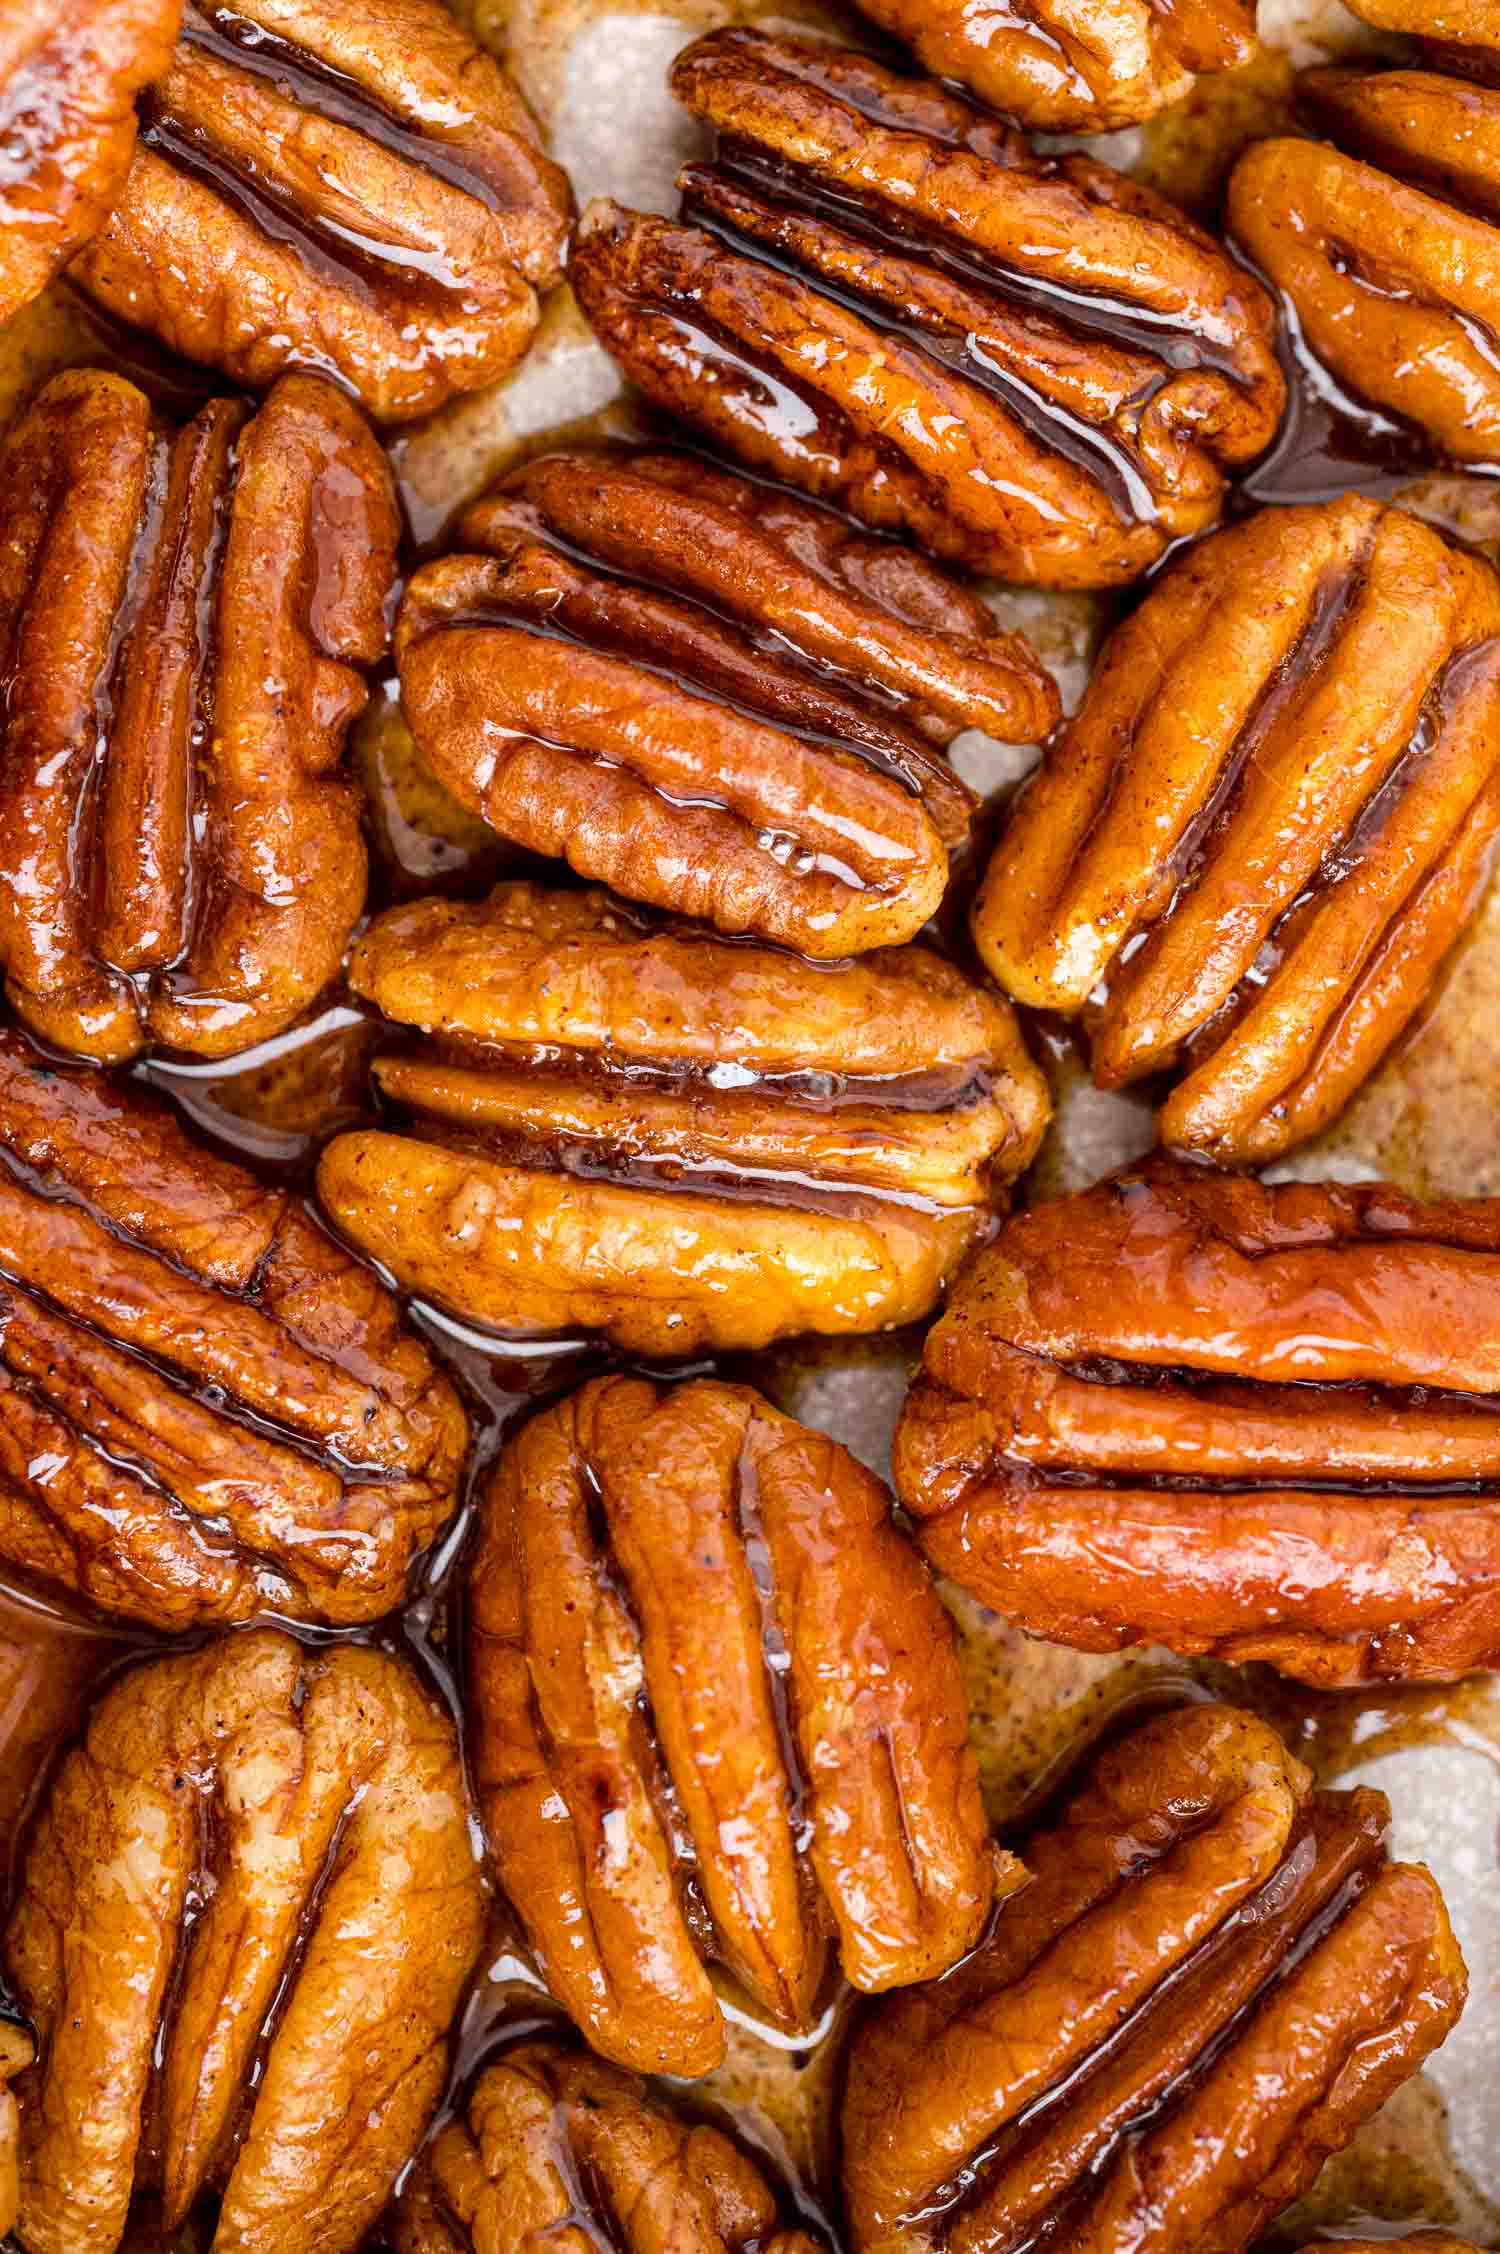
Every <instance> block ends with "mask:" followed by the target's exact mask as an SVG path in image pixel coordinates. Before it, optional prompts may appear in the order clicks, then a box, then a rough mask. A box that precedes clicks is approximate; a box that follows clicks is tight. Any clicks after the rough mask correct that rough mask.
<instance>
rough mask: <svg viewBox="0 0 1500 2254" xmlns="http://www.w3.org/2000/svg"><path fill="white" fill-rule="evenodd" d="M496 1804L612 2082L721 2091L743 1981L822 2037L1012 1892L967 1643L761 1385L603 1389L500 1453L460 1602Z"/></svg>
mask: <svg viewBox="0 0 1500 2254" xmlns="http://www.w3.org/2000/svg"><path fill="white" fill-rule="evenodd" d="M468 1625H469V1639H470V1640H469V1651H468V1661H469V1683H470V1717H471V1726H472V1730H473V1759H474V1775H475V1783H476V1786H477V1789H478V1793H479V1801H480V1807H481V1810H482V1812H483V1816H484V1824H485V1834H486V1837H487V1839H488V1841H489V1846H490V1850H491V1853H492V1854H493V1856H494V1859H495V1866H496V1870H497V1872H498V1875H499V1878H500V1881H501V1884H502V1885H503V1886H504V1887H505V1890H506V1892H507V1893H508V1894H509V1896H510V1898H511V1901H512V1902H513V1904H514V1905H515V1908H516V1909H517V1911H518V1912H519V1914H520V1916H521V1918H522V1920H523V1922H524V1924H525V1927H526V1931H527V1934H528V1937H529V1939H530V1941H531V1944H532V1947H533V1949H534V1951H535V1953H536V1956H537V1959H538V1961H539V1963H540V1965H541V1967H542V1971H543V1973H544V1974H545V1976H546V1979H547V1981H548V1984H549V1986H550V1987H551V1988H552V1990H553V1993H554V1994H555V1995H556V1996H557V1997H558V1999H559V2001H560V2002H561V2003H562V2004H564V2005H565V2007H566V2008H567V2010H568V2011H569V2013H570V2014H571V2015H572V2017H573V2018H574V2019H575V2020H576V2021H577V2023H578V2025H579V2026H580V2027H581V2028H582V2030H583V2032H584V2034H585V2035H586V2036H587V2037H588V2040H589V2041H590V2043H591V2044H592V2045H593V2046H594V2048H595V2049H596V2050H598V2051H602V2052H603V2054H604V2055H605V2056H606V2057H607V2058H612V2059H615V2060H617V2061H618V2062H619V2063H620V2064H622V2065H625V2066H631V2067H635V2068H638V2069H640V2070H642V2071H652V2072H662V2073H668V2074H703V2073H706V2072H708V2071H709V2069H710V2068H712V2067H714V2066H716V2065H717V2064H718V2063H719V2062H720V2060H721V2059H722V2057H723V2054H724V2027H723V2020H722V2017H721V2014H720V2008H719V2001H718V1998H717V1996H716V1994H715V1992H714V1988H713V1985H712V1983H711V1981H710V1979H709V1975H708V1969H707V1967H708V1966H709V1965H710V1964H719V1965H722V1966H723V1967H725V1968H726V1970H727V1971H728V1973H729V1974H730V1975H731V1976H732V1977H733V1979H734V1980H735V1981H736V1982H737V1983H738V1985H739V1987H740V1989H741V1991H742V1992H743V1993H745V1994H746V1995H748V1997H749V1998H750V2001H751V2005H752V2008H753V2009H755V2010H757V2011H759V2012H762V2013H764V2014H767V2015H768V2016H769V2017H770V2018H771V2019H773V2020H774V2021H775V2022H776V2023H777V2025H778V2026H781V2027H784V2028H788V2029H791V2030H794V2031H795V2030H799V2029H802V2028H805V2027H807V2026H808V2025H809V2023H810V2021H811V2020H812V2019H813V2018H814V2017H815V2016H816V2011H817V2005H818V2001H819V1998H820V1996H821V1994H822V1992H823V1990H824V1988H825V1985H826V1977H827V1975H828V1973H829V1971H830V1969H831V1967H832V1965H833V1963H834V1962H835V1961H837V1962H839V1963H840V1964H841V1965H842V1968H843V1971H844V1973H845V1975H846V1976H847V1978H849V1979H850V1980H852V1981H853V1983H854V1984H855V1986H856V1987H859V1988H864V1989H867V1990H872V1989H882V1988H891V1987H898V1986H902V1985H905V1984H906V1983H908V1982H911V1981H913V1980H921V1979H925V1978H928V1977H930V1976H932V1975H933V1974H935V1973H938V1972H942V1971H943V1970H944V1969H945V1968H946V1967H947V1966H949V1965H950V1964H952V1963H954V1962H955V1961H956V1959H957V1958H959V1957H960V1956H962V1954H963V1953H964V1951H965V1950H966V1949H968V1948H970V1947H971V1946H972V1945H973V1943H974V1941H975V1940H976V1939H977V1937H978V1934H979V1930H980V1927H981V1926H982V1925H983V1923H984V1920H985V1917H986V1915H987V1913H988V1911H989V1908H990V1903H991V1899H992V1896H993V1893H994V1890H995V1881H996V1876H997V1869H998V1875H999V1878H1000V1881H1001V1891H1002V1893H1003V1892H1007V1891H1011V1890H1013V1889H1014V1887H1015V1885H1017V1884H1018V1883H1020V1880H1021V1873H1020V1868H1019V1865H1017V1864H1016V1863H1015V1861H1014V1858H1013V1857H1009V1856H1002V1857H1000V1858H999V1861H998V1865H997V1861H996V1856H995V1851H994V1850H993V1849H992V1848H991V1846H990V1842H989V1838H988V1835H987V1827H986V1824H985V1819H984V1811H983V1808H982V1807H981V1805H980V1799H979V1785H978V1773H977V1768H976V1764H975V1760H974V1756H973V1754H972V1752H971V1751H970V1748H969V1740H968V1712H967V1707H966V1704H965V1699H964V1692H963V1684H962V1680H961V1678H960V1675H959V1670H958V1654H957V1648H956V1643H955V1638H954V1634H953V1629H952V1624H951V1622H950V1621H949V1619H948V1616H947V1614H946V1613H945V1612H944V1610H943V1607H942V1605H941V1603H940V1602H939V1600H938V1597H937V1594H936V1591H935V1590H934V1589H933V1587H932V1585H931V1583H930V1582H929V1581H928V1579H927V1576H926V1574H925V1573H924V1571H923V1570H922V1567H921V1565H920V1563H919V1561H918V1559H917V1557H916V1555H915V1553H914V1551H913V1550H912V1549H911V1547H910V1545H909V1544H908V1542H907V1540H906V1537H905V1536H904V1535H903V1534H902V1533H900V1532H899V1531H898V1530H897V1528H896V1527H895V1526H894V1525H893V1524H892V1521H891V1504H890V1497H889V1495H888V1494H887V1493H886V1491H885V1489H884V1487H882V1486H881V1484H880V1482H879V1480H877V1479H875V1478H874V1477H873V1476H872V1475H871V1474H870V1473H869V1472H868V1471H866V1470H865V1469H864V1467H863V1466H862V1465H861V1464H859V1463H858V1462H856V1460H855V1459H854V1457H853V1456H851V1455H849V1454H848V1452H847V1451H846V1450H845V1449H843V1448H841V1447H839V1446H838V1445H837V1443H836V1442H834V1441H832V1440H829V1439H827V1438H826V1437H825V1436H824V1435H823V1434H822V1433H819V1432H813V1431H810V1430H809V1429H808V1428H807V1427H806V1426H805V1425H800V1424H795V1423H793V1421H792V1419H791V1418H790V1417H785V1416H783V1415H781V1413H780V1412H779V1411H778V1410H776V1409H773V1408H772V1407H771V1405H770V1403H769V1402H768V1401H765V1400H763V1399H762V1398H761V1396H760V1395H759V1394H758V1393H754V1392H752V1391H751V1390H750V1389H749V1388H748V1387H746V1386H739V1385H721V1384H718V1383H717V1382H714V1381H712V1380H707V1379H700V1380H697V1381H694V1382H691V1383H688V1384H685V1385H679V1386H669V1387H662V1386H656V1385H652V1384H648V1383H646V1382H645V1381H643V1380H641V1379H638V1378H627V1377H617V1378H601V1379H599V1380H598V1381H596V1382H595V1383H594V1384H591V1385H586V1386H584V1387H583V1388H582V1390H581V1391H579V1392H578V1393H575V1394H573V1395H571V1396H570V1397H569V1398H568V1399H567V1400H565V1401H562V1402H560V1403H559V1404H558V1405H557V1407H556V1408H553V1409H548V1410H546V1411H544V1412H543V1413H542V1414H541V1415H540V1416H537V1417H534V1418H533V1419H532V1420H531V1422H530V1423H529V1424H527V1425H525V1426H523V1428H522V1429H521V1431H520V1433H519V1434H518V1435H517V1436H516V1438H515V1439H513V1440H512V1441H510V1443H509V1444H508V1445H507V1447H506V1448H505V1450H504V1451H503V1453H502V1455H501V1458H500V1461H499V1464H498V1465H497V1467H496V1470H495V1473H494V1476H493V1478H492V1480H491V1482H490V1485H489V1489H488V1492H487V1495H486V1498H485V1502H484V1507H483V1514H482V1517H481V1522H480V1530H479V1539H478V1545H477V1547H476V1550H475V1553H474V1560H473V1564H472V1567H471V1569H470V1579H469V1588H468Z"/></svg>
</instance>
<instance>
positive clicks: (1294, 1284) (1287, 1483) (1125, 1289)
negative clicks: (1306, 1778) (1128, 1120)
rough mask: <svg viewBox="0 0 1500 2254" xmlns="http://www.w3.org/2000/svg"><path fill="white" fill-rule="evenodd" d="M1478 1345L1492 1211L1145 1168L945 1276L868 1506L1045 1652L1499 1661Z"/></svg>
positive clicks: (1487, 1291)
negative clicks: (884, 1503)
mask: <svg viewBox="0 0 1500 2254" xmlns="http://www.w3.org/2000/svg"><path fill="white" fill-rule="evenodd" d="M1497 1341H1500V1199H1495V1198H1489V1199H1484V1198H1475V1199H1470V1200H1456V1201H1453V1202H1451V1203H1447V1204H1435V1205H1423V1204H1419V1203H1418V1202H1417V1201H1416V1200H1414V1199H1412V1198H1408V1197H1405V1196H1403V1195H1402V1194H1401V1193H1400V1192H1399V1191H1397V1190H1394V1189H1392V1188H1390V1187H1388V1186H1387V1185H1385V1184H1383V1183H1371V1184H1366V1185H1363V1186H1361V1187H1360V1188H1358V1189H1344V1188H1336V1187H1331V1186H1327V1185H1323V1184H1318V1185H1311V1184H1308V1185H1301V1184H1290V1183H1288V1184H1284V1185H1281V1186H1278V1187H1275V1188H1270V1187H1267V1186H1266V1185H1265V1184H1263V1183H1261V1182H1257V1181H1254V1180H1252V1179H1247V1178H1240V1177H1236V1176H1232V1175H1223V1174H1215V1173H1210V1172H1208V1171H1206V1170H1205V1169H1202V1168H1200V1167H1196V1166H1185V1165H1182V1164H1179V1163H1176V1162H1174V1161H1171V1160H1166V1159H1158V1160H1154V1161H1152V1162H1149V1163H1148V1164H1147V1165H1145V1166H1144V1167H1141V1168H1136V1169H1132V1170H1131V1171H1129V1172H1127V1173H1125V1174H1123V1175H1121V1176H1119V1177H1117V1178H1116V1179H1115V1180H1113V1181H1110V1182H1105V1183H1101V1184H1099V1185H1098V1186H1097V1187H1095V1188H1094V1189H1091V1190H1086V1191H1083V1192H1082V1193H1080V1194H1078V1195H1075V1196H1072V1197H1064V1198H1057V1199H1053V1200H1051V1201H1050V1202H1048V1203H1045V1204H1042V1205H1038V1206H1034V1207H1032V1208H1031V1209H1030V1210H1029V1211H1028V1212H1027V1213H1025V1214H1022V1215H1018V1216H1016V1217H1015V1218H1014V1219H1012V1220H1011V1221H1009V1222H1008V1223H1007V1224H1006V1225H1005V1227H1004V1228H1003V1229H1002V1231H1001V1233H1000V1236H999V1237H998V1238H997V1240H996V1241H995V1243H994V1244H993V1245H992V1246H991V1247H989V1248H988V1249H987V1250H986V1251H985V1252H983V1253H982V1254H981V1255H980V1256H979V1258H978V1259H977V1260H976V1261H975V1262H974V1263H973V1265H972V1266H971V1267H970V1269H969V1271H968V1273H967V1274H966V1276H965V1278H964V1280H963V1283H962V1285H961V1287H960V1288H959V1290H958V1291H957V1292H956V1293H955V1295H954V1299H953V1303H952V1305H951V1306H950V1307H949V1309H948V1311H947V1313H946V1314H945V1315H944V1316H943V1317H942V1319H941V1320H940V1321H939V1322H938V1323H937V1324H936V1325H935V1326H934V1327H933V1329H932V1330H931V1332H930V1333H929V1334H928V1338H927V1342H926V1347H925V1351H924V1355H923V1363H922V1371H921V1375H920V1376H919V1378H918V1380H917V1382H916V1385H915V1387H914V1388H913V1390H912V1392H911V1393H910V1395H909V1396H908V1398H907V1403H906V1407H905V1409H904V1411H903V1413H902V1419H901V1424H900V1426H899V1428H898V1431H897V1435H896V1447H895V1457H894V1462H895V1477H896V1485H897V1489H898V1491H899V1493H900V1495H901V1499H902V1501H903V1502H904V1503H905V1505H906V1507H907V1509H908V1510H910V1511H911V1513H912V1515H913V1516H914V1517H915V1518H917V1519H918V1520H919V1521H920V1522H921V1531H922V1545H923V1548H924V1549H925V1550H926V1552H927V1554H928V1556H929V1558H930V1559H931V1560H932V1562H933V1563H934V1564H935V1565H937V1566H939V1567H940V1568H941V1569H942V1570H944V1571H946V1572H948V1573H951V1574H952V1575H953V1576H954V1578H955V1579H956V1580H959V1581H961V1582H963V1583H964V1584H965V1585H966V1586H967V1587H969V1588H971V1589H974V1590H975V1591H977V1593H978V1594H979V1595H980V1596H982V1597H983V1598H984V1600H985V1601H986V1603H988V1604H992V1605H994V1606H995V1607H996V1609H997V1610H999V1611H1001V1612H1003V1613H1004V1614H1006V1616H1007V1617H1008V1618H1010V1619H1012V1620H1016V1621H1019V1622H1020V1623H1021V1624H1022V1625H1023V1626H1025V1627H1027V1628H1030V1629H1032V1630H1034V1631H1035V1632H1036V1633H1037V1634H1040V1635H1044V1636H1050V1637H1052V1638H1053V1639H1054V1640H1055V1641H1057V1642H1060V1643H1069V1644H1075V1645H1078V1646H1081V1647H1083V1648H1084V1649H1087V1650H1096V1651H1114V1650H1118V1649H1119V1648H1120V1647H1121V1646H1122V1645H1125V1644H1130V1643H1135V1642H1145V1643H1153V1642H1156V1643H1164V1644H1168V1645H1170V1646H1171V1647H1172V1649H1173V1650H1175V1651H1180V1652H1204V1651H1212V1652H1215V1653H1217V1654H1218V1655H1219V1656H1220V1657H1221V1658H1224V1659H1228V1660H1234V1661H1239V1662H1244V1661H1249V1660H1267V1661H1269V1662H1270V1663H1271V1664H1272V1665H1273V1666H1276V1667H1280V1668H1281V1669H1282V1670H1283V1671H1284V1672H1286V1673H1287V1674H1291V1675H1297V1676H1301V1677H1303V1678H1304V1679H1305V1680H1307V1681H1309V1682H1317V1683H1327V1684H1341V1683H1354V1682H1367V1681H1371V1682H1373V1681H1384V1680H1388V1679H1397V1680H1414V1681H1443V1680H1447V1679H1449V1678H1451V1677H1455V1676H1458V1675H1462V1674H1465V1673H1467V1672H1469V1671H1470V1670H1472V1669H1474V1668H1480V1667H1486V1668H1488V1667H1494V1666H1497V1665H1500V1507H1497V1502H1496V1492H1497V1486H1500V1416H1497V1414H1496V1401H1495V1396H1496V1395H1500V1344H1497ZM1413 1389H1415V1391H1414V1390H1413Z"/></svg>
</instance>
